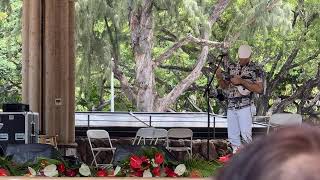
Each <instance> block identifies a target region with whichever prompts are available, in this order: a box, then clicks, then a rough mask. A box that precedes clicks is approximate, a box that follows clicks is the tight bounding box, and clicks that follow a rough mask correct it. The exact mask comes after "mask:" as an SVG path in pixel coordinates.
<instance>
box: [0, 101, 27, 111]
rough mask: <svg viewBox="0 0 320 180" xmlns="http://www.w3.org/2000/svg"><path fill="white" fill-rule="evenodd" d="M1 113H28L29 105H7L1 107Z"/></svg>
mask: <svg viewBox="0 0 320 180" xmlns="http://www.w3.org/2000/svg"><path fill="white" fill-rule="evenodd" d="M2 110H3V112H28V111H29V110H30V109H29V104H21V103H7V104H3V105H2Z"/></svg>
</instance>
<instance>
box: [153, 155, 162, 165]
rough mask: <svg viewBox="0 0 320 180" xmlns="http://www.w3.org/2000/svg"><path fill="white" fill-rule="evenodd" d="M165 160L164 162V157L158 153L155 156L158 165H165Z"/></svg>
mask: <svg viewBox="0 0 320 180" xmlns="http://www.w3.org/2000/svg"><path fill="white" fill-rule="evenodd" d="M163 160H164V157H163V155H162V154H161V153H156V154H155V155H154V162H155V163H157V164H162V163H163Z"/></svg>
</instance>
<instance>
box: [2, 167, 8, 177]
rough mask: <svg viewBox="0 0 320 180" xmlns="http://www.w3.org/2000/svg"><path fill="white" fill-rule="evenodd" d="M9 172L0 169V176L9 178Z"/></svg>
mask: <svg viewBox="0 0 320 180" xmlns="http://www.w3.org/2000/svg"><path fill="white" fill-rule="evenodd" d="M9 175H10V174H9V172H8V171H7V170H6V169H4V168H0V176H9Z"/></svg>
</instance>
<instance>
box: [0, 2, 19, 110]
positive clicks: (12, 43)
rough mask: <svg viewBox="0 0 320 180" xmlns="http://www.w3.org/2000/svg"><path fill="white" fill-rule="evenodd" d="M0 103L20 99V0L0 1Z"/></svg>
mask: <svg viewBox="0 0 320 180" xmlns="http://www.w3.org/2000/svg"><path fill="white" fill-rule="evenodd" d="M0 5H1V6H0V77H1V78H0V94H1V96H0V104H2V103H6V102H19V101H20V100H21V68H22V66H21V46H22V40H21V18H20V17H21V7H22V1H21V0H10V1H1V3H0Z"/></svg>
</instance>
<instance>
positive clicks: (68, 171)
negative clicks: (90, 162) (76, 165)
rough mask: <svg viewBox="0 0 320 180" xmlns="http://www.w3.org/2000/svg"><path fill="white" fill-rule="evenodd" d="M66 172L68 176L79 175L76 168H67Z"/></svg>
mask: <svg viewBox="0 0 320 180" xmlns="http://www.w3.org/2000/svg"><path fill="white" fill-rule="evenodd" d="M64 174H65V175H66V176H68V177H75V176H76V175H77V172H76V170H75V169H66V172H65V173H64Z"/></svg>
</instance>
